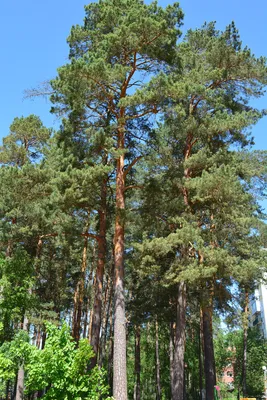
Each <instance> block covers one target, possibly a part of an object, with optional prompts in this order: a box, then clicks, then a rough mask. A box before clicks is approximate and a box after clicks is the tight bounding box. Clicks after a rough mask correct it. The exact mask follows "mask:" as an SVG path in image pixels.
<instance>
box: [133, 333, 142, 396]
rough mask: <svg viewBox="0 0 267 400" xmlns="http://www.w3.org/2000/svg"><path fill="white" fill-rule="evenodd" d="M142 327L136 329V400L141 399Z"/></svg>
mask: <svg viewBox="0 0 267 400" xmlns="http://www.w3.org/2000/svg"><path fill="white" fill-rule="evenodd" d="M140 339H141V328H140V326H137V327H136V329H135V367H134V369H135V386H134V400H141V376H140V374H141V345H140Z"/></svg>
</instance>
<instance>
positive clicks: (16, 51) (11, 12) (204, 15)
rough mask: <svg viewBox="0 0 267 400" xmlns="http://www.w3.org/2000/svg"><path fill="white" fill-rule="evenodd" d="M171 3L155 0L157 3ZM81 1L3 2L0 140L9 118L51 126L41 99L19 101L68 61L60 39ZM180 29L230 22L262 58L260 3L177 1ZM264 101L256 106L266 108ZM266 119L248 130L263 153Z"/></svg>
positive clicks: (265, 41) (265, 32)
mask: <svg viewBox="0 0 267 400" xmlns="http://www.w3.org/2000/svg"><path fill="white" fill-rule="evenodd" d="M169 3H171V2H170V1H169V0H159V4H160V5H163V6H164V5H167V4H169ZM84 4H86V1H85V0H45V1H41V0H23V1H20V0H9V1H7V0H3V1H2V2H1V13H0V37H1V38H2V42H1V62H0V87H1V97H0V110H1V114H0V115H1V118H0V138H2V137H3V136H6V135H8V133H9V125H10V124H11V122H12V120H13V118H14V117H15V116H21V115H24V116H27V115H28V114H30V113H34V114H38V115H39V116H40V117H41V118H42V120H43V122H44V123H45V124H46V125H48V126H53V125H54V126H56V125H57V122H56V121H55V117H54V116H51V115H49V108H50V106H49V103H48V102H47V101H45V100H44V99H38V100H37V99H35V100H34V101H30V100H24V101H23V91H24V89H27V88H32V87H36V86H37V85H38V84H40V83H41V82H43V81H45V80H49V79H51V78H53V77H54V76H55V74H56V69H57V67H58V66H60V65H62V64H64V63H65V62H66V60H67V57H68V47H67V44H66V37H67V36H68V33H69V31H70V28H71V26H72V25H73V24H77V23H82V20H83V17H84V9H83V6H84ZM180 4H181V7H182V8H183V10H184V12H185V21H184V27H183V30H184V31H186V30H187V29H189V28H196V27H199V26H201V25H202V24H203V22H204V21H213V20H216V21H217V26H218V27H219V28H221V29H223V28H224V27H225V25H227V24H228V23H230V22H231V21H232V20H234V21H235V22H236V24H237V27H238V28H239V30H240V34H241V37H242V39H243V43H244V44H245V45H248V46H249V47H250V48H251V49H252V50H253V52H254V53H255V54H256V55H258V56H259V55H265V56H267V29H266V21H267V4H266V0H255V1H254V2H251V0H220V1H218V0H190V1H188V0H183V1H181V3H180ZM266 100H267V97H266V98H265V99H263V100H261V101H260V102H259V106H260V107H262V108H264V107H266V108H267V102H266ZM266 128H267V118H266V119H265V120H263V121H261V122H260V123H259V124H258V126H257V127H256V128H254V129H253V135H254V136H255V139H256V147H257V148H261V149H267V135H266Z"/></svg>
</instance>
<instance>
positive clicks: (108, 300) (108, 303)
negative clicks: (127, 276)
mask: <svg viewBox="0 0 267 400" xmlns="http://www.w3.org/2000/svg"><path fill="white" fill-rule="evenodd" d="M110 274H111V275H110V276H109V279H108V283H107V288H106V294H105V305H104V317H103V324H102V325H103V335H101V346H100V350H99V351H100V353H99V366H100V367H102V365H103V362H104V358H105V354H106V342H107V334H108V325H109V315H110V313H111V312H112V298H113V275H114V266H113V267H112V268H111V272H110Z"/></svg>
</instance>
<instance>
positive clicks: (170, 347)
mask: <svg viewBox="0 0 267 400" xmlns="http://www.w3.org/2000/svg"><path fill="white" fill-rule="evenodd" d="M173 350H174V325H173V322H171V323H170V344H169V352H170V382H171V400H174V397H173V393H172V391H173V378H174V370H173V360H174V358H173Z"/></svg>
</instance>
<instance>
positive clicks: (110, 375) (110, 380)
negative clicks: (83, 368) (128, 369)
mask: <svg viewBox="0 0 267 400" xmlns="http://www.w3.org/2000/svg"><path fill="white" fill-rule="evenodd" d="M113 335H114V323H113V312H112V310H110V315H109V349H108V384H109V386H110V388H111V392H113V349H114V341H113Z"/></svg>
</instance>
